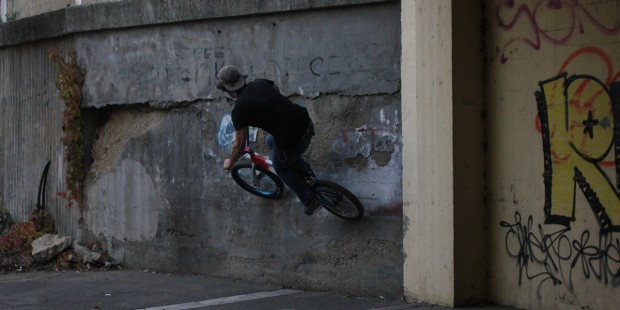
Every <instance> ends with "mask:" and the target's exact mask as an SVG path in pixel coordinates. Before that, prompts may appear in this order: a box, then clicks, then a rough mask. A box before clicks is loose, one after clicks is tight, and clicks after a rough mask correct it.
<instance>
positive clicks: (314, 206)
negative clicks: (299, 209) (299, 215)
mask: <svg viewBox="0 0 620 310" xmlns="http://www.w3.org/2000/svg"><path fill="white" fill-rule="evenodd" d="M322 207H323V205H322V204H321V202H320V201H319V200H318V199H316V198H314V199H312V201H310V203H309V204H308V205H306V206H305V207H304V213H306V215H312V214H314V213H317V212H318V211H319V210H321V208H322Z"/></svg>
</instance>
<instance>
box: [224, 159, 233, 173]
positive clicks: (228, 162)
mask: <svg viewBox="0 0 620 310" xmlns="http://www.w3.org/2000/svg"><path fill="white" fill-rule="evenodd" d="M230 166H231V162H230V158H226V159H225V160H224V166H223V167H224V170H226V171H228V170H230Z"/></svg>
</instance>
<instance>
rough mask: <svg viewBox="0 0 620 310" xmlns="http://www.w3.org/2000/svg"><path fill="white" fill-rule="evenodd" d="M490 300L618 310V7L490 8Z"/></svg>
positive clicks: (600, 0)
mask: <svg viewBox="0 0 620 310" xmlns="http://www.w3.org/2000/svg"><path fill="white" fill-rule="evenodd" d="M486 16H487V21H488V23H487V26H488V27H487V31H488V40H487V42H486V46H487V52H488V53H487V64H488V66H487V70H486V73H487V81H488V83H487V102H488V103H487V116H488V124H487V135H488V143H487V146H488V149H487V158H488V163H487V177H488V182H487V189H488V195H487V203H488V210H489V215H490V217H489V224H488V227H489V236H490V237H491V243H490V245H491V251H490V253H489V255H490V256H489V260H490V262H489V269H488V275H489V284H490V285H489V294H490V296H491V297H492V298H493V299H494V300H497V301H499V302H501V303H503V304H513V305H517V306H518V307H522V308H527V309H584V308H587V309H614V308H616V307H617V294H618V280H619V278H618V276H619V274H618V267H620V265H619V257H620V246H619V239H618V237H619V235H618V231H620V198H619V195H618V192H619V186H620V183H619V182H618V180H619V179H618V175H619V174H618V171H620V170H618V167H620V160H619V158H618V154H620V153H619V149H618V146H619V145H620V144H618V142H619V141H618V137H619V133H620V132H619V131H618V128H619V127H618V126H619V123H618V119H619V118H618V117H619V115H618V114H617V112H618V111H619V110H618V107H619V104H620V101H619V100H620V99H619V98H620V97H619V96H618V95H619V92H618V89H619V87H618V86H619V78H620V73H619V71H618V70H619V69H618V68H619V67H620V53H618V50H619V48H620V40H619V39H620V2H619V1H607V0H592V1H579V2H577V1H539V0H528V1H488V2H487V6H486Z"/></svg>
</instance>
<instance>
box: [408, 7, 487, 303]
mask: <svg viewBox="0 0 620 310" xmlns="http://www.w3.org/2000/svg"><path fill="white" fill-rule="evenodd" d="M458 2H459V1H458V0H456V1H455V3H454V4H453V0H403V1H402V2H401V3H402V13H401V14H402V16H401V18H402V66H401V70H402V77H401V78H402V104H403V107H402V111H403V141H404V146H403V195H404V197H403V201H404V211H403V212H404V216H403V225H404V229H403V231H404V237H403V238H404V239H403V250H404V254H405V262H404V268H403V276H404V279H403V281H404V291H405V292H404V293H405V296H406V297H407V298H408V299H410V300H413V299H416V300H420V301H424V302H428V303H432V304H439V305H444V306H449V307H453V306H458V305H462V304H467V303H473V302H477V301H480V300H482V299H483V298H484V296H485V292H486V287H485V283H484V260H479V258H480V257H484V253H483V251H482V253H481V251H480V250H481V248H482V249H484V246H483V245H484V244H485V243H484V241H483V238H482V237H481V236H482V232H483V225H482V221H483V219H484V214H483V209H484V179H483V175H484V174H483V171H484V166H483V161H484V159H483V157H480V158H479V157H476V156H478V155H480V154H482V155H483V154H484V151H483V147H482V142H483V132H482V124H483V123H482V120H481V115H482V111H481V110H482V100H481V98H482V82H481V81H482V64H481V63H480V62H474V63H470V61H471V60H472V59H477V60H480V58H479V57H478V56H477V55H479V54H480V53H479V47H480V44H474V45H473V46H460V45H461V44H465V43H472V42H467V40H470V41H475V40H476V39H475V33H476V32H478V40H479V39H480V38H479V37H480V33H479V29H480V28H479V27H478V25H479V22H480V20H481V19H478V20H471V19H472V18H474V17H475V16H472V15H471V14H467V15H463V18H465V21H466V22H471V23H473V24H471V25H467V27H466V28H464V29H463V30H462V29H459V28H458V27H456V26H455V27H454V29H453V12H455V14H463V13H462V12H459V11H456V10H453V6H454V8H455V9H456V8H458V9H462V8H463V7H464V6H463V5H462V4H459V3H458ZM460 2H461V3H463V2H468V3H469V5H470V6H471V5H472V2H471V1H460ZM468 9H469V10H471V11H472V12H474V11H475V12H478V11H479V10H481V6H479V5H477V6H476V7H471V8H468ZM459 16H461V15H459ZM468 17H471V18H468ZM455 21H458V23H459V24H460V23H461V22H463V20H461V19H460V18H459V19H455ZM455 25H456V24H455ZM461 26H462V25H461ZM471 29H473V30H474V31H473V32H474V33H473V34H472V35H473V36H471V37H470V36H468V37H467V38H465V39H460V38H457V34H458V35H461V32H463V33H469V30H471ZM453 32H457V34H455V35H453ZM453 40H465V41H456V42H453ZM478 42H479V41H478ZM455 44H459V45H458V46H456V45H455ZM456 47H458V48H456ZM461 49H463V51H464V52H463V57H461V56H460V55H461ZM457 52H458V53H457ZM455 56H456V57H455ZM472 66H478V67H474V68H473V69H474V72H473V75H474V76H475V81H474V82H473V83H471V84H465V86H463V85H461V84H460V83H462V80H460V79H461V78H464V77H466V76H465V75H466V72H467V70H471V69H472ZM467 85H469V86H471V87H472V92H474V93H475V94H473V95H468V94H467V87H466V86H467ZM461 95H463V97H459V98H457V96H461ZM460 113H466V114H465V115H462V114H460ZM472 117H473V119H472ZM470 120H471V121H472V122H473V123H474V124H473V127H474V129H473V130H470V129H469V127H470V126H469V121H470ZM464 139H466V141H464ZM467 139H473V140H467ZM472 141H473V145H471V146H470V145H469V144H468V143H472ZM470 147H471V148H475V150H473V151H472V150H470V149H469V148H470ZM461 153H462V154H461ZM461 155H464V156H461ZM472 164H473V166H471V165H472ZM471 169H478V170H477V171H476V172H475V173H474V174H472V175H473V176H469V175H468V173H471ZM470 183H471V184H470ZM468 212H473V213H468ZM461 217H464V218H463V219H462V218H461ZM470 219H472V220H473V222H467V221H468V220H470ZM467 228H469V229H470V230H471V231H467Z"/></svg>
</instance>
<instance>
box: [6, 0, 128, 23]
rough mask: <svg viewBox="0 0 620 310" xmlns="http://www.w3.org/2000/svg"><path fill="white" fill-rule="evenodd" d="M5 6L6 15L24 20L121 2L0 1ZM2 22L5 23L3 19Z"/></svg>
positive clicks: (61, 0)
mask: <svg viewBox="0 0 620 310" xmlns="http://www.w3.org/2000/svg"><path fill="white" fill-rule="evenodd" d="M0 1H2V2H3V3H5V4H6V9H7V11H6V13H7V14H13V13H15V14H16V15H15V17H16V18H18V19H19V18H26V17H30V16H34V15H39V14H43V13H47V12H50V11H55V10H60V9H64V8H67V7H71V6H76V5H88V4H96V3H104V2H118V1H122V0H36V1H33V0H0ZM3 21H6V20H5V19H4V18H3Z"/></svg>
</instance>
